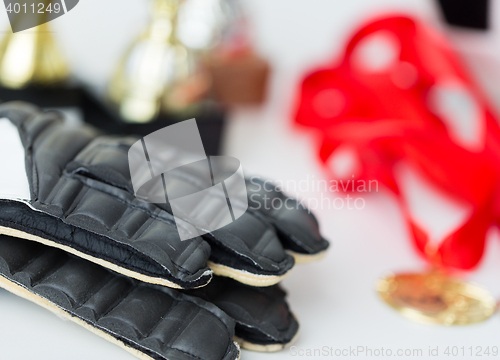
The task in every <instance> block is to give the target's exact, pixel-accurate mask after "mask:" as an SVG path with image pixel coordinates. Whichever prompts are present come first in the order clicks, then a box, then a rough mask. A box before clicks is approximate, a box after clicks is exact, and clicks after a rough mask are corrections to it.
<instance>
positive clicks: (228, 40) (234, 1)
mask: <svg viewBox="0 0 500 360" xmlns="http://www.w3.org/2000/svg"><path fill="white" fill-rule="evenodd" d="M177 27H178V37H179V40H180V41H181V42H182V43H183V44H184V45H185V46H186V47H188V48H190V49H193V50H195V51H197V52H201V53H202V54H203V59H204V63H205V66H206V68H207V69H208V71H209V73H210V76H211V92H212V95H213V96H214V98H215V99H216V100H217V101H219V102H221V103H223V104H225V105H230V106H231V105H255V104H260V103H262V102H263V101H264V99H265V95H266V89H267V82H268V78H269V73H270V66H269V64H268V62H267V61H265V60H264V59H262V58H261V57H259V56H258V55H257V54H256V53H255V52H254V51H253V48H252V46H251V41H250V38H249V28H248V23H247V20H246V17H245V12H244V11H243V8H242V6H241V4H240V1H239V0H185V1H183V2H182V3H181V5H180V9H179V23H178V25H177Z"/></svg>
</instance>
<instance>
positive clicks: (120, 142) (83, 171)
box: [0, 102, 328, 360]
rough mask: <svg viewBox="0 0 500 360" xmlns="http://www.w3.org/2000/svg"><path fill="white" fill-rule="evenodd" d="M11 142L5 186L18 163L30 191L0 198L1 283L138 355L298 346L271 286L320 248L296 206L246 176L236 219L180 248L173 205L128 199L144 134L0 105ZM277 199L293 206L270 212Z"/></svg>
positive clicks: (0, 125) (229, 355)
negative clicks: (109, 131) (102, 129)
mask: <svg viewBox="0 0 500 360" xmlns="http://www.w3.org/2000/svg"><path fill="white" fill-rule="evenodd" d="M2 133H3V134H2ZM13 138H19V139H20V140H18V142H19V144H22V146H21V145H19V148H20V149H21V151H22V150H23V149H24V154H23V155H22V156H21V157H20V156H18V154H14V153H13V152H15V151H17V150H19V149H15V147H14V148H13V150H12V152H10V151H7V152H6V151H5V148H4V151H3V153H0V160H1V158H2V157H4V158H5V157H8V158H9V159H10V164H11V166H10V167H9V166H4V168H3V169H1V174H0V186H1V185H2V181H3V183H8V180H9V179H10V178H11V176H12V172H15V171H16V170H15V169H19V168H20V167H22V168H23V169H25V174H24V175H25V176H26V178H25V179H24V180H23V179H19V182H22V181H26V182H27V184H28V185H29V191H27V192H26V194H24V195H20V194H12V192H11V193H10V194H8V193H7V194H5V192H2V189H0V194H2V193H3V195H0V234H2V235H0V286H1V287H3V288H5V289H7V290H8V291H11V292H13V293H15V294H17V295H19V296H22V297H24V298H27V299H29V300H31V301H34V302H36V303H38V304H40V305H42V306H44V307H46V308H49V309H50V310H52V311H54V312H56V313H59V314H60V315H63V316H66V317H68V318H70V319H71V320H73V321H75V322H77V323H79V324H81V325H83V326H85V327H86V328H88V329H90V330H92V331H93V332H95V333H97V334H98V335H100V336H103V337H104V338H106V339H108V340H110V341H112V342H114V343H116V344H118V345H120V346H122V347H123V348H125V349H126V350H128V351H129V352H131V353H132V354H134V355H136V356H138V357H140V358H143V359H155V360H165V359H169V360H181V359H182V360H184V359H185V360H192V359H194V358H196V359H199V360H201V359H202V360H205V359H206V360H232V359H237V358H239V356H240V346H241V347H243V348H246V349H249V350H256V351H276V350H279V349H281V348H283V347H284V346H285V345H287V344H288V343H290V342H291V341H292V340H293V339H294V338H295V336H296V334H297V332H298V328H299V325H298V322H297V320H296V318H295V317H294V315H293V314H292V312H291V311H290V309H289V306H288V304H287V303H286V301H285V295H286V294H285V292H284V291H283V290H282V289H281V288H280V285H279V284H278V283H279V282H280V281H281V280H282V279H283V278H284V277H285V276H286V275H287V274H288V273H289V272H290V270H291V269H292V267H293V266H294V264H295V263H296V262H307V261H311V260H316V259H318V258H319V257H321V255H322V254H324V252H325V251H326V249H327V248H328V242H327V241H326V240H325V239H323V238H322V237H321V235H320V233H319V228H318V223H317V221H316V219H315V218H314V216H313V215H312V214H311V213H310V212H309V211H308V210H307V209H305V208H304V207H302V206H301V205H300V204H299V203H298V202H297V201H296V200H294V199H290V198H288V197H286V196H285V195H284V194H283V193H282V192H281V191H280V190H279V189H278V188H276V187H272V186H270V184H269V183H268V182H264V181H263V180H259V179H255V178H253V179H251V180H250V179H247V180H246V181H245V186H246V191H247V196H248V199H249V202H250V204H251V206H250V207H249V208H248V209H247V210H246V212H245V213H244V214H243V215H241V216H240V217H239V218H237V219H236V220H234V221H233V222H231V223H229V224H228V225H226V226H224V227H222V228H220V229H217V230H214V231H208V232H206V233H205V234H203V235H201V236H196V237H194V238H192V239H189V240H184V241H182V240H181V239H180V237H179V232H178V231H177V228H176V222H175V218H174V216H173V215H172V209H171V207H170V206H169V204H168V203H164V204H160V203H148V202H144V201H141V200H140V199H138V198H137V197H136V196H135V194H134V190H133V184H132V181H131V175H130V169H129V160H128V156H127V154H128V151H129V149H130V147H131V146H132V145H133V144H134V143H136V142H137V140H138V138H135V137H130V136H128V137H123V136H122V137H120V136H107V135H102V134H100V133H99V131H98V130H96V129H94V128H92V127H90V126H88V125H71V124H68V123H67V122H66V121H64V119H63V117H62V116H61V115H60V114H59V113H58V112H53V111H46V112H43V111H41V110H39V109H38V108H36V107H34V106H32V105H30V104H27V103H20V102H15V103H6V104H3V105H1V106H0V141H2V142H4V143H5V142H7V141H13V140H12V139H13ZM23 158H24V159H23ZM16 159H17V160H16ZM19 159H20V160H19ZM4 160H5V159H4ZM13 161H14V162H15V161H23V164H17V163H13ZM0 163H1V161H0ZM3 163H5V162H3ZM5 167H7V168H5ZM17 172H19V171H17ZM175 176H179V177H181V178H182V179H181V178H179V179H177V180H179V181H180V182H190V183H192V184H196V179H194V178H190V176H192V174H189V173H186V174H182V173H181V172H177V175H175ZM174 180H175V179H174ZM16 181H17V180H16ZM11 185H12V184H11ZM15 185H19V184H15ZM200 190H202V189H200ZM273 199H279V200H280V203H285V202H286V203H287V204H288V206H286V207H284V206H282V207H279V208H274V209H272V208H270V207H269V206H266V204H265V203H264V202H265V201H268V202H269V201H272V200H273ZM291 204H294V206H290V205H291ZM205 210H207V211H210V210H211V209H205ZM213 211H217V209H213Z"/></svg>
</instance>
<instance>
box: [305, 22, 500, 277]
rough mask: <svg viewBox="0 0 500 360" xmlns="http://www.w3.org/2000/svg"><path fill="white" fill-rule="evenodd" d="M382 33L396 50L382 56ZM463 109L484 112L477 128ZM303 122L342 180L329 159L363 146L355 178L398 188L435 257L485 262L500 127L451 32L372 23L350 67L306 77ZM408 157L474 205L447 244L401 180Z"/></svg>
mask: <svg viewBox="0 0 500 360" xmlns="http://www.w3.org/2000/svg"><path fill="white" fill-rule="evenodd" d="M377 41H378V44H379V48H378V50H380V46H382V45H384V44H385V46H386V47H387V48H388V49H389V50H390V51H388V52H387V53H386V54H385V57H386V58H385V59H384V58H382V59H376V58H374V56H375V55H380V54H379V53H380V51H379V53H377V52H374V53H373V54H370V52H369V50H370V46H374V45H373V44H375V45H376V44H377ZM370 44H371V45H370ZM381 44H382V45H381ZM382 48H383V46H382ZM372 57H373V58H372ZM450 94H451V95H450ZM457 94H458V95H457ZM450 96H451V99H452V100H451V103H446V97H448V100H449V98H450ZM453 96H455V100H454V101H455V102H456V103H453ZM457 96H458V102H457ZM436 99H438V100H439V99H441V100H440V101H441V105H440V103H439V101H438V100H436ZM443 99H445V100H443ZM436 101H438V104H437V105H436V104H433V102H436ZM443 101H444V105H443ZM464 104H465V105H464ZM439 106H441V107H439ZM464 106H465V110H464V111H459V112H458V113H457V111H456V109H457V108H461V107H464ZM443 109H444V110H443ZM450 109H451V113H452V115H451V117H450V115H449V110H450ZM454 109H455V114H454V115H453V110H454ZM447 111H448V112H447ZM464 114H465V115H464ZM467 114H469V115H467ZM471 114H472V115H471ZM453 116H455V118H453ZM460 116H465V117H467V116H474V121H472V122H471V121H470V120H467V119H466V121H465V126H469V127H470V125H471V124H472V125H474V126H473V128H471V130H470V131H467V128H466V130H465V131H462V133H461V135H460V133H459V132H458V133H457V130H456V128H457V127H456V126H454V125H450V121H452V122H453V121H456V120H457V119H456V117H460ZM295 121H296V122H297V123H298V124H301V125H304V126H307V127H312V128H315V129H318V130H319V133H320V134H321V142H320V145H319V148H320V150H319V158H320V160H321V161H322V162H323V163H324V164H325V169H327V170H328V171H329V172H330V175H329V176H331V177H333V178H338V175H337V174H334V173H333V172H332V171H331V170H330V169H329V168H328V166H327V165H328V161H329V159H330V157H331V156H333V154H334V153H335V151H336V150H338V149H339V147H340V146H341V145H348V146H349V148H351V149H354V150H355V152H356V154H357V156H358V159H359V162H360V168H359V169H358V170H359V171H357V172H356V175H355V176H356V177H355V180H365V181H369V180H377V181H378V182H380V183H381V184H384V185H385V186H386V187H387V188H389V189H391V190H392V191H393V192H394V193H395V194H396V195H397V196H398V199H399V200H400V202H401V206H402V209H403V212H404V215H405V218H406V220H407V221H408V224H409V227H410V229H411V231H412V235H413V239H414V242H415V245H416V248H417V249H418V250H419V251H420V252H421V253H422V254H423V255H424V256H425V257H426V258H427V259H428V260H429V261H430V262H431V263H432V264H433V265H435V266H442V267H445V268H458V269H470V268H472V267H474V266H475V265H477V263H478V262H479V260H480V259H481V257H482V254H483V250H484V244H485V235H486V231H487V230H488V228H489V226H490V225H492V224H493V223H498V222H499V220H500V198H499V196H500V191H499V185H500V184H499V181H498V180H499V179H500V128H499V126H498V124H497V120H496V118H495V116H494V115H493V111H492V109H491V106H490V105H489V104H488V101H487V100H486V97H485V96H484V95H483V93H482V92H481V90H480V89H479V87H478V86H477V85H476V84H475V83H474V82H473V80H472V79H471V77H470V76H469V75H468V74H467V72H466V71H465V70H464V67H463V66H462V64H461V63H460V61H459V59H458V57H457V56H456V54H455V53H454V52H453V50H452V49H451V47H450V46H449V45H448V43H447V41H446V40H445V39H444V38H443V37H442V35H440V34H439V33H437V32H436V31H435V30H434V29H432V28H431V27H429V26H428V25H427V24H423V23H421V22H418V21H416V20H413V19H410V18H407V17H389V18H384V19H382V20H378V21H374V22H371V23H369V24H368V25H366V26H364V27H363V28H362V29H361V30H359V31H358V32H357V33H356V34H355V35H354V36H353V37H352V39H351V40H350V41H349V43H348V45H347V48H346V51H345V55H344V57H343V59H342V61H341V63H340V65H337V66H327V67H325V68H322V69H318V70H315V71H314V72H312V73H311V74H309V75H308V76H307V77H306V78H305V79H304V80H303V82H302V84H301V89H300V94H299V97H298V103H297V112H296V117H295ZM467 124H468V125H467ZM472 133H476V135H474V136H469V135H471V134H472ZM457 134H458V135H457ZM468 136H469V137H470V138H471V139H472V140H470V139H469V140H470V141H468V142H467V141H465V140H464V138H467V137H468ZM461 137H462V138H461ZM401 161H405V162H406V163H409V164H410V165H411V166H412V167H415V168H417V169H418V170H419V171H420V172H421V173H423V174H425V176H426V177H427V178H428V179H429V180H431V181H432V182H433V183H434V184H435V185H437V186H438V187H439V188H440V189H441V190H442V191H444V192H445V193H447V194H448V195H450V196H452V197H454V198H457V199H460V200H461V201H462V202H466V203H467V204H470V205H471V207H472V209H473V211H472V213H471V215H470V216H469V217H468V218H467V220H466V221H465V223H463V224H462V225H461V226H460V227H459V228H457V229H454V230H453V231H452V233H451V234H449V235H448V236H447V237H446V238H445V239H441V241H440V242H439V244H438V245H437V246H435V245H433V244H434V243H431V242H430V241H429V235H428V233H427V232H426V230H425V229H423V228H422V227H420V226H419V225H418V224H417V223H416V222H415V221H414V219H412V216H411V214H410V211H409V209H408V206H407V204H406V203H405V200H404V198H403V197H402V196H401V192H400V188H399V186H398V183H397V181H396V178H395V165H396V164H398V163H399V162H401ZM349 176H351V175H349Z"/></svg>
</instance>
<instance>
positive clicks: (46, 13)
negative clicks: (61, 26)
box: [3, 0, 79, 33]
mask: <svg viewBox="0 0 500 360" xmlns="http://www.w3.org/2000/svg"><path fill="white" fill-rule="evenodd" d="M78 2H79V0H51V1H47V0H4V1H3V3H4V5H5V11H6V12H7V16H8V17H9V22H10V26H11V28H12V32H14V33H16V32H19V31H23V30H27V29H31V28H34V27H35V26H38V25H42V24H44V23H46V22H49V21H52V20H54V19H57V18H58V17H60V16H63V15H64V14H66V13H67V12H69V11H71V10H72V9H73V8H74V7H75V6H76V5H77V4H78Z"/></svg>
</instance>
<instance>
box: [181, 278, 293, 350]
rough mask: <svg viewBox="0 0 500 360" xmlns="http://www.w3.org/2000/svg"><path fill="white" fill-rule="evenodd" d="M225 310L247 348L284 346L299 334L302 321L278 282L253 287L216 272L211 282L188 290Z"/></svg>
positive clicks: (279, 348)
mask: <svg viewBox="0 0 500 360" xmlns="http://www.w3.org/2000/svg"><path fill="white" fill-rule="evenodd" d="M188 293H189V294H191V295H194V296H198V297H201V298H203V299H205V300H207V301H209V302H211V303H213V304H215V305H217V307H219V308H220V309H222V310H224V312H225V313H226V314H228V315H229V316H231V317H232V318H233V319H234V321H235V322H236V337H235V340H236V341H237V342H238V343H239V344H240V346H241V347H242V348H244V349H247V350H252V351H262V352H272V351H278V350H281V349H283V348H284V347H285V346H286V345H288V344H290V343H291V342H292V341H293V340H294V339H295V338H296V336H297V333H298V330H299V323H298V322H297V319H296V318H295V316H294V315H293V314H292V312H291V311H290V308H289V307H288V304H287V303H286V301H285V296H286V293H285V292H284V291H283V290H282V289H281V288H280V286H279V285H274V286H269V287H260V288H257V287H252V286H247V285H244V284H241V283H239V282H237V281H235V280H232V279H228V278H224V277H219V276H215V277H214V278H213V279H212V281H211V282H210V284H209V285H208V286H205V287H203V288H200V289H196V290H191V291H189V292H188Z"/></svg>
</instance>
